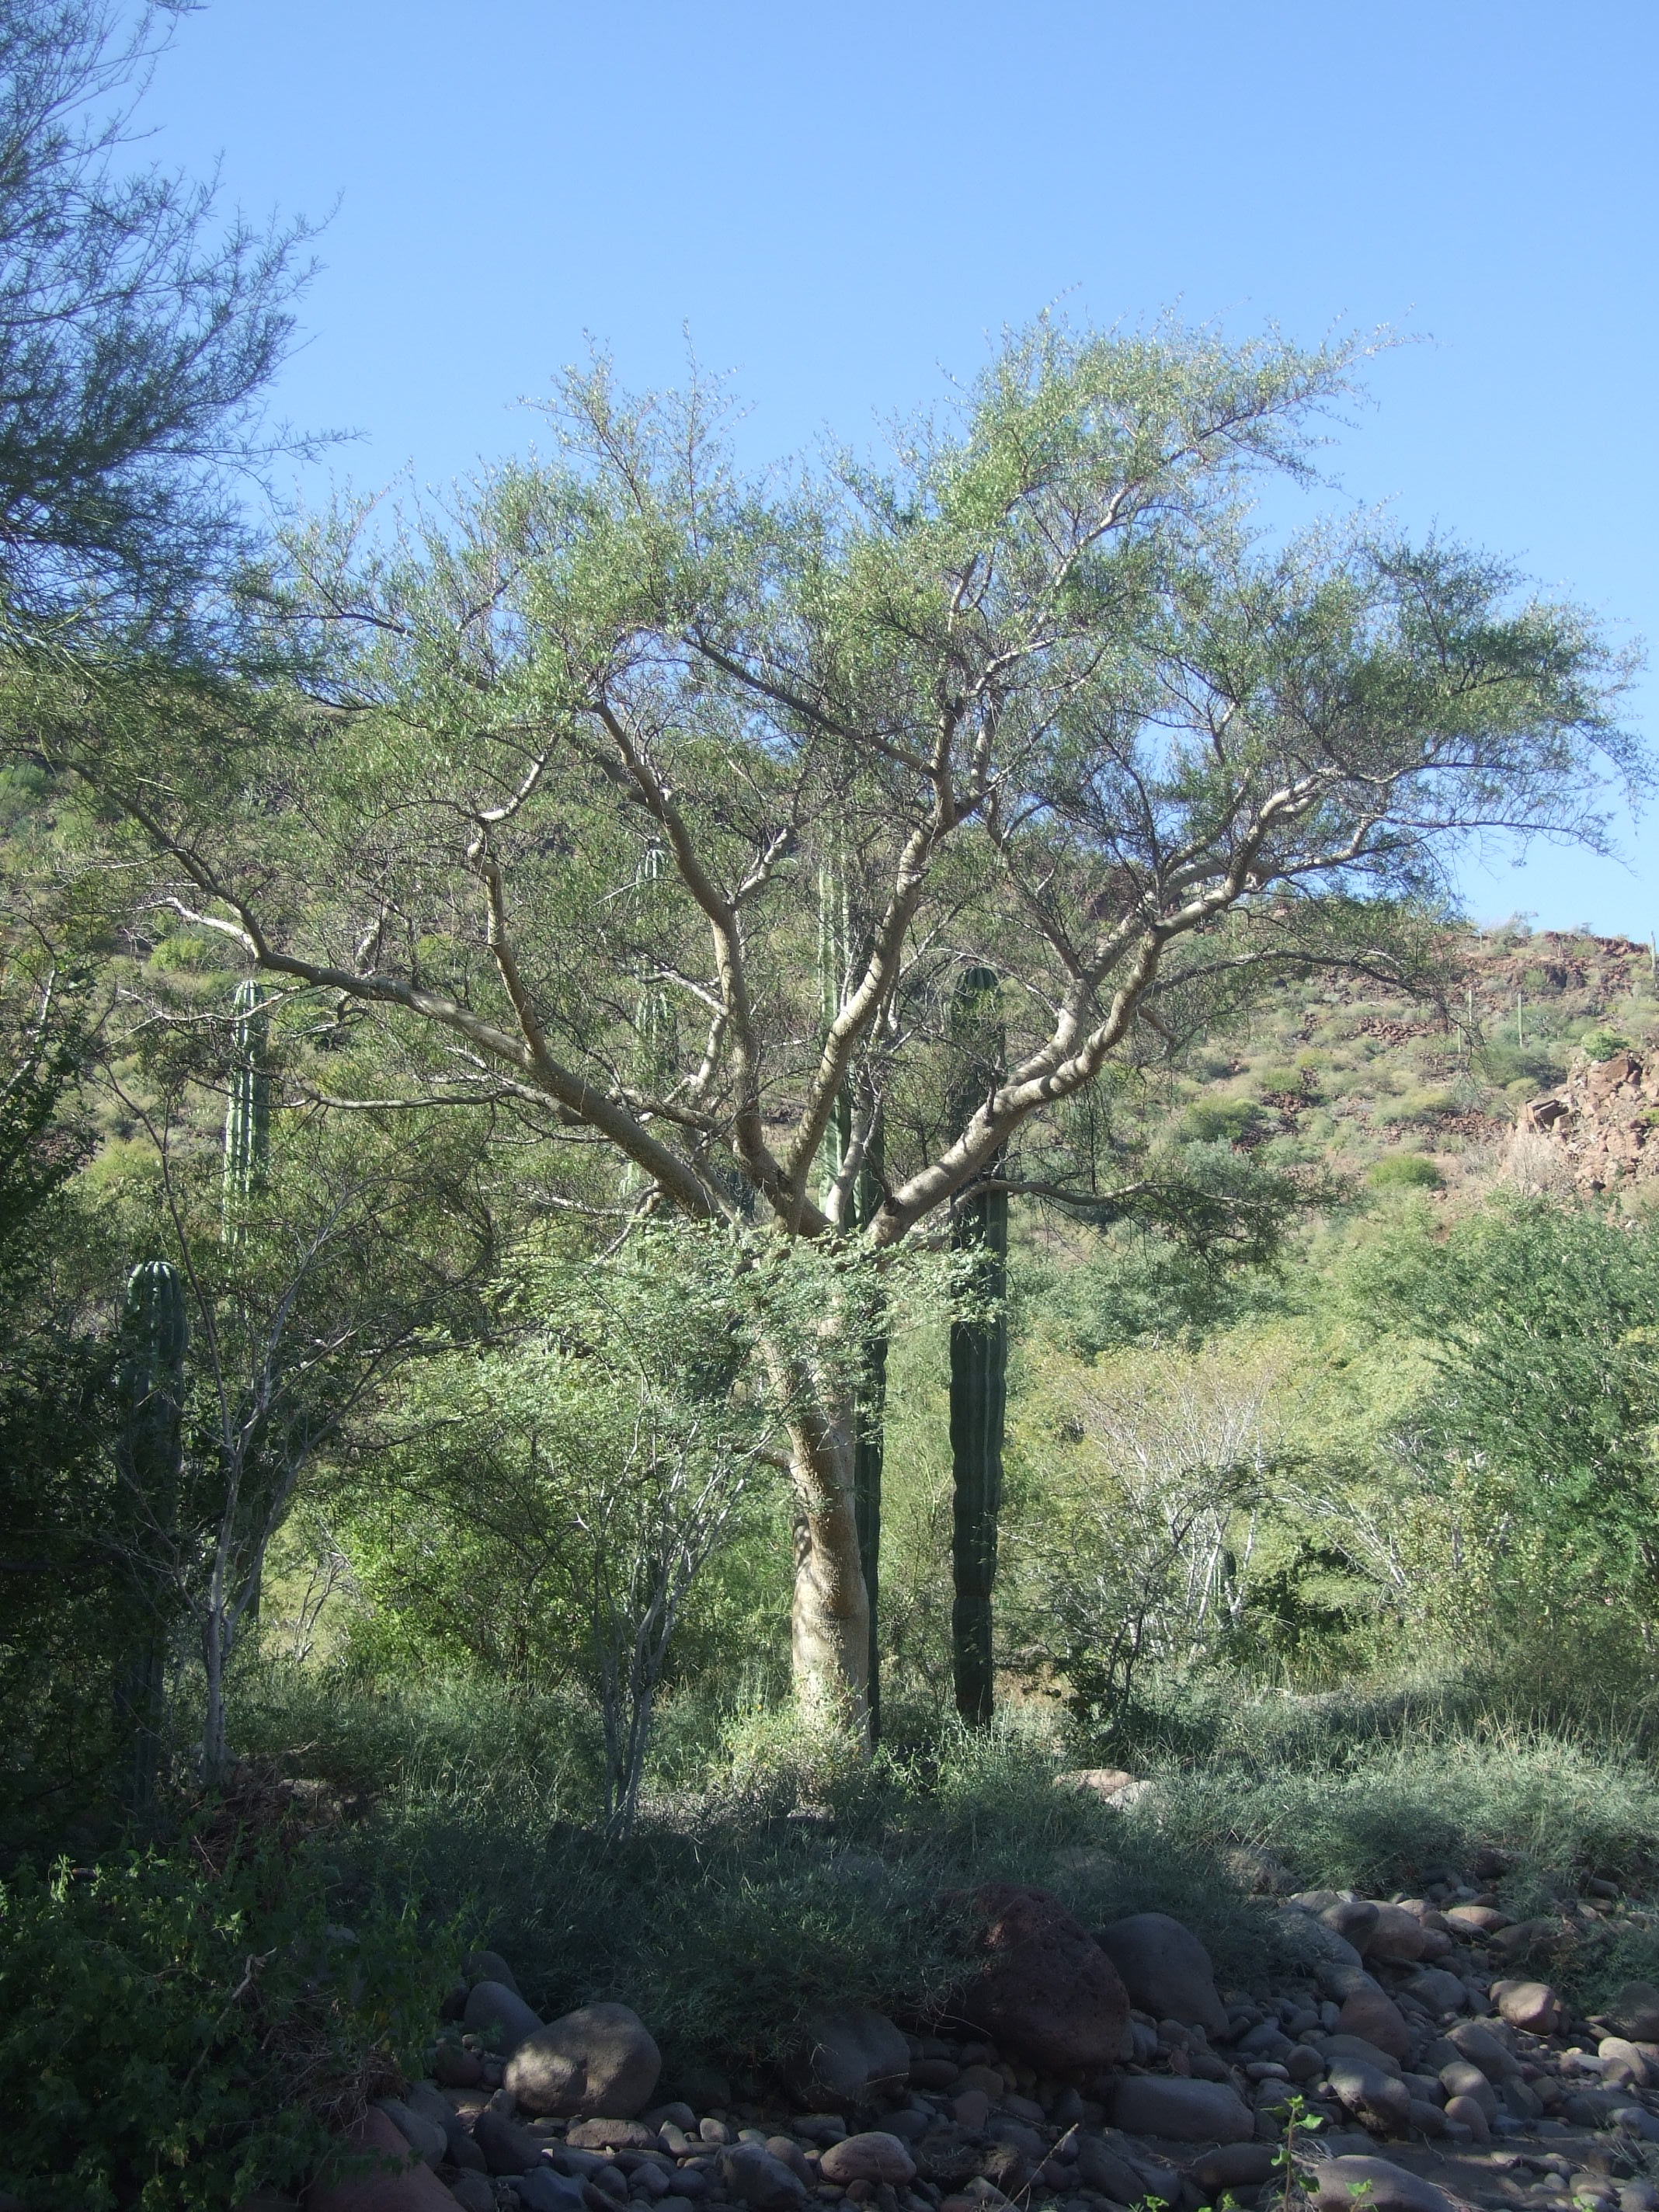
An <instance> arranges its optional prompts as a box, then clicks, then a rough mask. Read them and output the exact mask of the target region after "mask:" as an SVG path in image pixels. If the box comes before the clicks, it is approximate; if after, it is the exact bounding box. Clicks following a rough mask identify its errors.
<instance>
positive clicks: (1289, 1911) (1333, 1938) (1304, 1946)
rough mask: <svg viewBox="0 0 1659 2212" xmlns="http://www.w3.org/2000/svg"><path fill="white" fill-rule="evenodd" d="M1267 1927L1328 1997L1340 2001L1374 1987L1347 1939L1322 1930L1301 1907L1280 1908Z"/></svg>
mask: <svg viewBox="0 0 1659 2212" xmlns="http://www.w3.org/2000/svg"><path fill="white" fill-rule="evenodd" d="M1271 1925H1272V1928H1273V1933H1274V1934H1275V1935H1276V1936H1278V1937H1279V1940H1280V1942H1282V1943H1283V1944H1284V1946H1285V1949H1286V1950H1287V1951H1288V1952H1289V1953H1290V1954H1291V1958H1292V1959H1293V1960H1295V1961H1296V1963H1297V1966H1300V1967H1302V1968H1303V1969H1304V1971H1305V1972H1309V1973H1311V1974H1312V1975H1313V1977H1314V1978H1315V1980H1316V1982H1317V1983H1318V1984H1319V1986H1320V1988H1321V1989H1322V1990H1323V1991H1324V1992H1325V1995H1326V1996H1328V1997H1335V1998H1337V1999H1338V2000H1341V1999H1343V1998H1346V1997H1348V1996H1352V1993H1353V1991H1354V1990H1362V1989H1375V1988H1376V1981H1375V1980H1374V1978H1372V1977H1371V1976H1370V1974H1368V1973H1367V1972H1365V1968H1364V1961H1363V1960H1361V1958H1360V1956H1359V1954H1358V1951H1356V1950H1355V1948H1354V1947H1353V1945H1352V1943H1351V1942H1349V1941H1348V1939H1347V1937H1346V1936H1339V1935H1338V1934H1337V1932H1336V1930H1335V1929H1334V1928H1328V1927H1326V1925H1325V1923H1323V1921H1322V1920H1318V1919H1316V1917H1314V1915H1313V1914H1312V1913H1311V1912H1310V1911H1308V1910H1307V1909H1306V1907H1305V1906H1304V1905H1298V1904H1291V1905H1280V1907H1279V1910H1278V1911H1277V1912H1275V1913H1274V1915H1273V1920H1272V1923H1271Z"/></svg>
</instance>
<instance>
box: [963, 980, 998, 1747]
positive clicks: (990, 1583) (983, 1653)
mask: <svg viewBox="0 0 1659 2212" xmlns="http://www.w3.org/2000/svg"><path fill="white" fill-rule="evenodd" d="M950 1041H951V1060H952V1062H953V1065H952V1068H951V1116H950V1122H951V1129H952V1131H953V1132H954V1131H957V1130H960V1129H961V1128H962V1127H963V1126H964V1125H965V1123H966V1122H967V1121H968V1120H969V1116H970V1115H972V1114H973V1113H974V1111H975V1109H976V1108H977V1107H978V1106H979V1104H980V1103H981V1101H982V1099H983V1098H984V1097H985V1095H986V1093H987V1091H988V1090H989V1089H990V1087H991V1085H993V1084H994V1082H995V1081H996V1080H997V1079H998V1077H999V1076H1000V1073H1001V1070H1002V1062H1003V1057H1004V1054H1005V1051H1006V1033H1005V1030H1004V1026H1003V1021H1002V1012H1001V985H1000V982H999V981H998V979H997V977H996V976H995V975H994V974H993V973H992V971H991V970H990V969H988V968H970V969H969V970H968V971H967V973H966V974H965V975H963V978H962V981H960V983H958V984H957V988H956V992H955V994H954V996H953V998H952V1000H951V1012H950ZM951 1237H952V1242H953V1243H955V1244H956V1246H957V1249H959V1250H962V1251H965V1252H969V1253H971V1254H973V1255H975V1264H974V1267H973V1271H972V1272H973V1291H974V1297H975V1304H976V1305H977V1306H978V1307H979V1308H980V1309H981V1310H978V1311H976V1312H975V1313H973V1314H971V1315H970V1316H969V1317H967V1318H966V1319H963V1320H960V1321H956V1322H952V1323H951V1473H952V1478H953V1496H952V1516H951V1517H952V1529H951V1569H952V1573H953V1576H954V1579H955V1584H956V1597H955V1601H954V1603H953V1604H952V1606H951V1663H952V1671H953V1673H954V1674H955V1678H956V1697H957V1711H958V1712H959V1713H960V1714H961V1715H962V1717H963V1719H964V1720H966V1721H969V1722H970V1723H975V1724H979V1723H983V1722H986V1721H988V1720H989V1719H990V1717H991V1711H992V1703H993V1686H994V1674H993V1658H992V1640H991V1626H992V1622H991V1594H992V1591H993V1589H994V1587H995V1583H996V1574H997V1521H998V1516H999V1515H1000V1512H1001V1510H1002V1439H1003V1427H1004V1421H1005V1417H1006V1410H1007V1400H1008V1323H1007V1319H1006V1314H1005V1312H1004V1309H1003V1298H1004V1294H1005V1291H1006V1285H1007V1254H1008V1197H1007V1194H1006V1191H981V1192H979V1193H977V1194H970V1195H969V1197H968V1198H967V1199H966V1200H963V1203H962V1204H961V1205H960V1206H958V1208H957V1213H956V1218H955V1220H954V1223H953V1225H952V1230H951Z"/></svg>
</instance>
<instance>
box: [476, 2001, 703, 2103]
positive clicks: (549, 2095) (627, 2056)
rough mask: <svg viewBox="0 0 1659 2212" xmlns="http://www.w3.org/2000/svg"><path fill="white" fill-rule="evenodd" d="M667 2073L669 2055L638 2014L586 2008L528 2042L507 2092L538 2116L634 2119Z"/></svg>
mask: <svg viewBox="0 0 1659 2212" xmlns="http://www.w3.org/2000/svg"><path fill="white" fill-rule="evenodd" d="M473 1994H474V1995H475V1996H476V1995H477V1991H476V1990H475V1991H474V1993H473ZM661 2072H662V2053H661V2051H659V2050H658V2048H657V2046H656V2044H655V2043H654V2041H653V2039H652V2037H651V2034H650V2032H649V2030H648V2029H647V2027H646V2026H645V2023H644V2021H641V2018H640V2016H639V2015H638V2014H637V2013H636V2012H634V2011H631V2010H630V2009H629V2007H628V2006H627V2005H623V2004H593V2005H581V2006H579V2007H578V2008H577V2009H576V2010H575V2011H574V2012H568V2013H566V2014H564V2015H562V2018H560V2019H558V2020H556V2021H550V2023H549V2025H548V2026H547V2027H538V2029H537V2031H536V2033H534V2034H533V2035H530V2036H527V2037H526V2039H525V2040H524V2041H523V2042H522V2043H521V2044H520V2045H519V2047H518V2049H517V2050H516V2051H514V2052H513V2056H512V2057H511V2059H509V2061H508V2062H507V2082H506V2086H507V2087H508V2088H509V2089H510V2090H511V2091H512V2092H513V2095H514V2096H515V2097H516V2098H517V2099H518V2100H519V2102H520V2104H521V2105H522V2106H524V2108H525V2110H526V2112H533V2113H535V2114H536V2115H537V2116H538V2118H539V2117H542V2116H544V2115H549V2114H551V2115H553V2116H555V2117H556V2118H562V2119H575V2118H599V2117H603V2118H606V2119H615V2120H631V2119H632V2118H634V2116H635V2113H636V2112H643V2111H644V2110H645V2108H646V2106H647V2105H648V2104H649V2103H650V2102H651V2099H652V2095H653V2092H654V2091H655V2089H656V2087H657V2080H658V2076H659V2075H660V2074H661Z"/></svg>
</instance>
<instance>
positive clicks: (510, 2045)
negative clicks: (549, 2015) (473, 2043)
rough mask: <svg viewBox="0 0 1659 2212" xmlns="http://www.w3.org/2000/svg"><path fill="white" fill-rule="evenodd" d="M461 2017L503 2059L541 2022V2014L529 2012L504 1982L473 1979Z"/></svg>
mask: <svg viewBox="0 0 1659 2212" xmlns="http://www.w3.org/2000/svg"><path fill="white" fill-rule="evenodd" d="M461 2019H462V2022H463V2024H464V2026H465V2027H467V2028H468V2029H469V2030H470V2032H471V2033H472V2034H474V2035H478V2036H482V2037H483V2039H484V2041H485V2043H486V2044H487V2045H489V2048H490V2049H491V2050H492V2051H495V2052H497V2053H498V2054H499V2056H500V2057H503V2058H510V2057H512V2055H513V2052H514V2051H516V2050H517V2049H518V2047H519V2045H520V2044H521V2043H522V2042H523V2041H524V2039H525V2038H526V2036H527V2035H534V2033H536V2031H537V2029H538V2027H540V2026H541V2024H542V2016H541V2015H540V2014H539V2013H537V2012H532V2011H531V2009H530V2007H529V2006H528V2005H527V2004H526V2002H525V2001H524V1999H523V1998H522V1997H521V1996H520V1995H519V1993H518V1991H517V1990H510V1989H508V1987H507V1984H506V1983H505V1982H475V1983H474V1984H473V1985H472V1987H471V1990H469V1991H468V1992H467V1999H466V2009H465V2012H464V2013H463V2014H462V2015H461Z"/></svg>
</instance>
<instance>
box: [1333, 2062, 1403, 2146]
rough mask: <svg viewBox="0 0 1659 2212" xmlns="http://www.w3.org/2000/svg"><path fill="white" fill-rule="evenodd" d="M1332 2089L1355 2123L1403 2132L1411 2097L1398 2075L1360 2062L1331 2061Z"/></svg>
mask: <svg viewBox="0 0 1659 2212" xmlns="http://www.w3.org/2000/svg"><path fill="white" fill-rule="evenodd" d="M1330 2084H1331V2088H1332V2091H1333V2093H1334V2095H1335V2096H1336V2098H1337V2100H1339V2102H1340V2104H1341V2105H1342V2106H1343V2107H1344V2108H1345V2110H1346V2111H1347V2112H1352V2114H1353V2116H1354V2118H1356V2119H1357V2120H1359V2121H1361V2122H1362V2123H1365V2124H1373V2125H1376V2126H1377V2127H1381V2128H1397V2129H1400V2130H1402V2131H1403V2130H1404V2129H1405V2128H1406V2127H1407V2124H1409V2121H1410V2118H1411V2106H1412V2093H1411V2091H1410V2090H1409V2089H1408V2088H1407V2086H1406V2084H1405V2083H1404V2082H1403V2081H1401V2079H1400V2076H1399V2075H1397V2074H1385V2073H1384V2072H1383V2069H1382V2068H1381V2067H1380V2066H1368V2065H1367V2064H1366V2063H1365V2062H1364V2059H1363V2058H1347V2057H1341V2058H1334V2059H1333V2060H1332V2061H1331V2068H1330Z"/></svg>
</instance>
